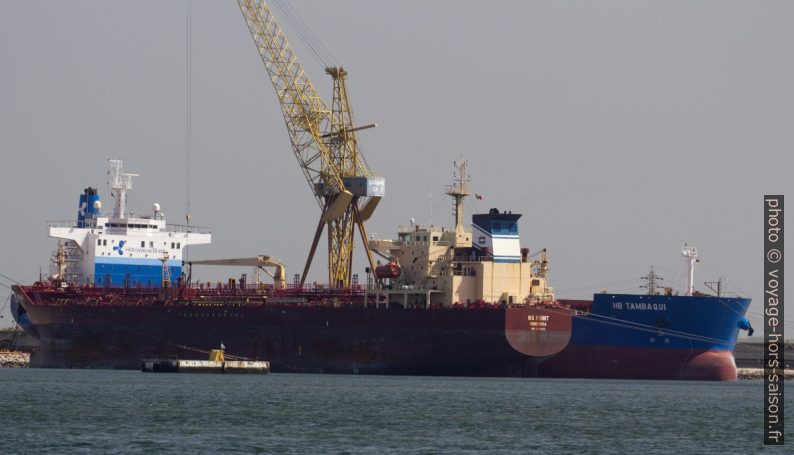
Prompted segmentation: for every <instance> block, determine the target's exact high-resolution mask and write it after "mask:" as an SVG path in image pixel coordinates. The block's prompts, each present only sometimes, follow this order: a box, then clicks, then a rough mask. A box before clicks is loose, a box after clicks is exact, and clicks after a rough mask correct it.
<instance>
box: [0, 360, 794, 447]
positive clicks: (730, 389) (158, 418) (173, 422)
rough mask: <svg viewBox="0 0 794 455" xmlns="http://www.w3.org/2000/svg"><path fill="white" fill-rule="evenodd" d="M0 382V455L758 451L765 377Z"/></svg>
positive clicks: (13, 378)
mask: <svg viewBox="0 0 794 455" xmlns="http://www.w3.org/2000/svg"><path fill="white" fill-rule="evenodd" d="M788 384H792V383H788ZM792 385H794V384H792ZM0 390H1V391H2V393H0V397H2V403H3V404H2V411H0V453H87V452H92V453H94V452H98V453H111V452H113V453H179V454H187V453H353V454H354V453H441V454H444V453H446V454H461V453H503V454H532V453H538V454H556V453H560V454H562V453H565V454H568V453H615V454H625V453H678V454H690V453H704V454H731V453H741V454H746V453H755V452H759V451H761V450H762V449H763V447H762V443H763V435H762V400H763V396H762V393H763V382H761V381H740V382H732V383H731V382H674V381H627V380H580V379H505V378H450V377H411V376H352V375H309V374H270V375H219V374H151V373H141V372H138V371H111V370H50V369H0ZM792 394H794V387H792V390H791V392H790V394H789V396H792ZM791 403H792V400H791V399H787V400H786V404H787V405H788V408H789V409H790V410H792V411H790V412H791V413H792V414H791V415H792V416H793V417H792V419H793V420H792V422H791V423H790V424H789V425H788V426H787V428H786V433H787V438H788V440H789V441H790V442H791V443H792V444H794V439H792V432H791V430H790V429H791V428H792V426H794V408H793V407H792V406H791ZM775 449H776V450H773V451H769V450H766V451H765V452H766V453H769V452H771V453H785V452H786V450H785V447H776V448H775Z"/></svg>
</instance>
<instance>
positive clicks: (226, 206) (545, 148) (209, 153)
mask: <svg viewBox="0 0 794 455" xmlns="http://www.w3.org/2000/svg"><path fill="white" fill-rule="evenodd" d="M282 1H283V0H282ZM291 4H292V5H293V6H294V8H295V9H296V10H297V11H298V12H299V13H300V15H301V17H302V18H303V19H304V20H305V22H306V23H308V24H309V26H310V27H311V28H312V29H313V31H314V32H315V33H316V34H317V35H318V36H319V37H321V39H322V41H323V43H324V44H325V46H326V47H328V48H329V49H330V50H331V52H332V53H333V54H334V55H335V56H336V57H337V58H338V62H337V63H340V64H342V65H344V66H345V68H346V69H347V70H348V71H349V73H350V77H349V83H348V87H349V91H350V95H351V97H352V101H353V109H354V111H355V114H356V120H357V123H359V124H365V123H370V122H378V124H379V125H380V126H379V127H378V128H377V129H375V130H367V131H364V132H362V133H361V135H360V138H361V143H362V149H363V151H364V153H365V155H366V157H367V160H368V161H369V163H370V165H371V167H373V168H374V169H375V170H377V171H379V172H381V173H382V174H383V175H384V176H385V177H386V178H387V198H386V199H385V200H384V201H383V202H382V203H381V206H380V207H379V210H378V211H377V212H376V213H375V216H374V218H373V219H372V220H371V222H370V223H369V230H370V232H372V233H376V234H377V235H379V236H384V237H391V236H393V235H394V234H395V230H396V227H397V225H399V224H405V223H407V222H408V220H409V219H410V218H412V217H413V218H416V219H417V221H419V222H426V221H427V219H428V217H429V214H430V208H431V205H432V206H433V207H435V208H434V210H433V212H432V217H433V222H434V223H435V224H440V223H443V224H446V225H449V224H450V223H451V218H452V216H451V209H452V204H451V201H449V200H448V199H446V197H445V196H442V194H443V186H444V185H445V184H447V183H449V181H450V179H451V171H452V169H451V163H452V161H453V160H454V159H456V158H457V157H458V156H459V155H460V154H463V155H464V156H465V157H466V158H467V159H468V160H469V163H470V170H471V175H472V187H473V188H474V190H475V191H476V192H478V193H481V194H483V195H484V200H482V201H469V203H468V205H467V210H468V214H471V212H472V211H473V210H477V211H484V210H487V209H488V208H490V207H499V208H500V209H509V210H512V211H514V212H521V213H523V214H524V216H523V217H522V219H521V224H520V228H521V230H522V243H523V246H526V247H529V248H530V249H531V250H532V251H536V250H539V249H540V248H543V247H546V248H548V250H549V253H550V258H551V261H552V262H551V264H552V269H551V282H552V284H553V285H554V286H556V288H557V289H558V296H560V297H580V298H584V297H587V296H588V295H589V294H592V292H594V291H598V290H600V289H601V288H606V289H608V290H610V291H639V289H637V288H636V286H637V285H639V284H640V283H639V280H637V278H638V277H640V276H641V275H643V274H645V273H646V272H647V269H648V267H649V266H650V265H651V264H654V265H656V266H657V267H658V268H659V271H660V273H661V274H662V275H663V276H664V277H665V279H666V280H667V281H666V283H669V284H670V285H672V286H674V287H677V288H682V287H683V282H684V279H683V276H684V270H685V265H684V263H683V260H682V258H681V257H680V248H681V245H682V244H683V243H684V242H689V244H691V245H696V246H697V247H699V250H700V254H701V257H702V259H703V264H702V266H701V267H700V268H699V269H698V271H697V276H696V278H697V283H699V284H700V283H702V282H703V281H707V280H714V279H716V278H717V277H718V276H727V277H728V278H729V284H730V287H731V289H732V290H733V291H736V292H740V293H742V294H745V295H749V296H751V297H752V298H753V299H754V302H753V304H752V306H751V308H750V314H751V317H752V320H753V323H754V325H755V327H756V328H758V329H761V328H762V323H761V319H760V316H759V315H760V314H761V311H762V303H761V300H760V297H761V293H762V284H763V281H762V279H763V270H762V247H763V243H762V240H763V238H762V222H763V220H762V213H763V210H762V195H763V194H765V193H788V194H790V195H791V194H794V191H792V189H794V184H792V178H791V177H792V164H794V158H792V151H794V128H793V127H794V89H793V87H792V84H793V83H794V28H792V26H791V24H792V20H793V19H794V2H790V1H764V2H754V1H747V2H731V1H699V2H692V1H655V2H647V1H620V2H618V1H600V2H590V1H577V2H562V1H495V2H473V1H460V0H456V1H437V2H427V1H400V2H385V1H383V2H373V1H363V0H361V1H353V0H350V1H334V2H322V1H298V0H295V1H293V2H291ZM192 9H193V20H192V27H193V41H192V47H193V70H192V88H193V95H192V125H193V129H192V131H193V134H192V163H193V165H192V192H191V193H192V194H191V201H192V202H191V203H192V212H193V222H194V224H197V225H203V226H211V227H212V228H213V236H214V239H213V244H212V245H211V246H207V247H196V248H195V249H194V250H193V251H192V252H191V255H192V257H213V258H217V257H237V256H250V255H254V254H258V253H266V254H270V255H273V256H276V257H279V258H281V259H282V260H284V262H285V263H286V264H287V268H288V273H289V275H290V276H292V274H293V273H295V272H297V271H300V270H301V269H302V268H303V262H304V260H305V256H306V254H307V251H308V247H309V244H310V241H311V237H312V234H313V232H314V228H315V226H316V221H317V217H318V215H319V214H318V209H317V206H316V203H315V202H314V199H313V197H312V196H311V195H310V193H309V191H308V188H307V184H306V183H305V181H304V179H303V176H302V174H301V172H300V170H299V168H298V166H297V164H296V162H295V159H294V157H293V155H292V152H291V149H290V144H289V140H288V138H287V134H286V131H285V128H284V124H283V120H282V117H281V112H280V110H279V106H278V102H277V99H276V96H275V93H274V91H273V88H272V86H271V84H270V81H269V79H268V77H267V74H266V72H265V69H264V66H263V64H262V62H261V61H260V59H259V57H258V55H257V52H256V50H255V48H254V45H253V43H252V40H251V37H250V35H249V34H248V30H247V28H246V26H245V23H244V21H243V18H242V15H241V14H240V11H239V9H238V7H237V4H236V2H234V1H232V0H228V1H209V0H203V1H202V0H194V1H193V7H192ZM276 13H277V14H278V13H279V10H278V9H276ZM280 19H281V21H282V24H283V25H285V28H286V33H287V34H288V36H289V38H290V39H291V41H292V43H293V45H294V47H295V48H296V51H297V53H298V55H299V57H300V58H301V61H302V63H303V64H304V66H305V67H306V69H307V71H308V73H309V75H310V77H311V78H312V80H313V81H314V83H315V85H316V86H317V87H318V89H319V90H320V91H321V92H322V93H323V94H325V95H326V96H328V95H330V92H331V83H330V78H329V77H328V76H327V75H325V74H324V72H323V69H322V67H321V65H320V64H319V63H318V62H317V61H315V60H314V59H313V58H312V55H311V54H310V53H309V52H308V50H307V49H306V48H305V47H304V46H303V44H302V43H301V42H300V40H299V39H298V37H297V36H296V33H295V31H294V30H293V29H292V28H290V27H288V26H286V25H287V24H286V23H285V22H286V21H285V20H284V19H283V17H280ZM185 37H186V2H185V1H135V2H132V1H124V2H122V1H116V2H114V1H73V2H56V1H29V0H24V1H22V0H19V1H10V0H5V1H3V2H0V151H2V156H3V158H4V159H3V165H2V166H1V167H0V182H1V183H0V184H1V185H2V197H0V203H1V204H2V206H1V207H0V210H2V213H4V214H5V216H4V220H3V223H0V239H1V240H0V241H2V251H3V254H2V255H1V256H0V272H2V273H4V274H6V275H10V276H12V277H14V278H15V279H17V280H21V281H26V282H29V281H32V280H34V279H36V277H37V276H38V273H39V267H44V268H45V271H46V267H47V264H48V260H49V256H50V252H51V251H52V250H53V249H54V246H55V244H56V242H55V240H52V239H48V238H47V237H46V232H45V222H46V221H47V220H56V219H58V220H61V219H72V218H74V216H75V215H76V210H75V208H76V204H77V198H78V194H79V193H80V192H81V191H82V189H83V188H85V187H86V186H89V185H91V186H96V187H99V189H100V192H101V194H102V196H103V198H104V199H105V200H106V207H107V206H108V204H107V201H108V200H109V195H108V191H107V185H106V181H107V179H106V167H107V164H106V159H107V158H109V157H118V158H121V159H123V160H124V165H125V169H126V170H127V171H128V172H139V173H141V174H142V176H141V177H140V178H138V179H136V181H135V185H136V186H135V189H134V190H133V192H132V193H131V196H130V200H131V206H132V208H133V209H134V210H137V211H138V212H146V211H148V210H149V207H151V203H152V202H155V201H156V202H159V203H160V204H161V205H162V206H163V209H164V211H165V213H166V215H167V216H168V218H169V221H171V222H175V223H179V222H182V220H184V214H185V200H186V198H185V117H186V116H185V91H186V82H185V79H186V72H185V68H186V44H185V43H186V40H185ZM431 190H432V194H433V199H432V204H431V200H430V194H431ZM789 205H790V206H791V207H790V208H789V210H794V206H792V203H790V204H789ZM468 214H467V216H468ZM789 243H791V242H789ZM358 259H359V260H358V261H357V264H356V267H357V269H358V270H360V271H361V270H363V268H364V261H363V260H361V258H358ZM789 260H790V261H794V256H792V257H790V259H789ZM315 264H316V265H315V266H314V267H313V269H312V273H311V276H310V279H316V280H323V279H324V277H325V271H324V269H323V268H322V264H323V256H322V255H321V256H320V257H318V258H317V260H316V261H315ZM792 269H794V267H789V270H792ZM243 272H245V270H240V271H234V272H233V273H235V274H236V275H239V273H243ZM207 274H209V272H207ZM362 275H363V273H362ZM218 277H219V276H218V275H215V274H213V275H212V276H204V277H203V278H215V279H217V278H218ZM786 279H787V282H788V283H789V285H790V286H794V281H792V280H791V274H790V273H788V274H787V275H786ZM3 282H4V283H5V281H3ZM700 287H701V288H702V287H703V286H702V284H701V285H700ZM0 306H2V304H0ZM786 306H787V309H788V315H787V316H786V319H787V324H786V325H787V327H786V330H787V331H788V334H789V336H792V335H794V324H792V322H791V321H794V308H792V305H791V304H789V305H786ZM9 323H10V319H9V316H8V314H7V313H6V315H5V319H2V320H0V326H4V325H8V324H9Z"/></svg>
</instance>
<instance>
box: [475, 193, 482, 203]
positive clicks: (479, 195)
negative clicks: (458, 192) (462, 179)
mask: <svg viewBox="0 0 794 455" xmlns="http://www.w3.org/2000/svg"><path fill="white" fill-rule="evenodd" d="M474 197H475V198H476V199H477V200H479V201H481V200H482V194H477V193H474Z"/></svg>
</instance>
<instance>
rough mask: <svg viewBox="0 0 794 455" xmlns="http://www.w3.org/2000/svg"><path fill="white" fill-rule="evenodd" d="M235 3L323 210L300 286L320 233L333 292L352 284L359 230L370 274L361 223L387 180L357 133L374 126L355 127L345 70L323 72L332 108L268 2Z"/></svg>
mask: <svg viewBox="0 0 794 455" xmlns="http://www.w3.org/2000/svg"><path fill="white" fill-rule="evenodd" d="M237 3H238V4H239V5H240V11H242V13H243V16H244V17H245V22H246V24H247V25H248V30H249V31H250V32H251V37H252V38H253V39H254V43H255V44H256V47H257V49H258V50H259V55H260V56H261V57H262V61H263V62H264V64H265V68H266V69H267V72H268V74H269V75H270V80H271V81H272V82H273V88H275V90H276V95H277V96H278V99H279V102H280V104H281V112H282V114H283V115H284V122H285V124H286V126H287V131H288V133H289V138H290V141H291V142H292V150H293V152H294V154H295V158H297V160H298V164H299V165H300V167H301V169H302V170H303V174H304V176H305V177H306V181H307V182H308V183H309V188H310V189H311V191H312V194H313V195H314V197H315V198H316V199H317V203H318V204H319V206H320V209H321V215H320V220H319V223H318V224H317V230H316V232H315V235H314V239H313V241H312V245H311V249H310V251H309V256H308V258H307V259H306V265H305V267H304V269H303V275H301V284H303V282H304V281H305V279H306V275H307V274H308V271H309V267H310V266H311V263H312V259H313V257H314V253H315V251H316V250H317V245H318V243H319V241H320V237H321V236H322V232H323V230H327V233H328V282H329V284H330V285H331V286H334V287H346V286H348V285H349V284H350V282H351V274H352V267H353V243H354V236H355V230H356V229H355V227H356V226H358V231H359V233H360V234H361V240H362V242H363V245H364V250H365V252H366V254H367V259H368V260H369V265H370V267H371V268H372V270H374V269H375V264H374V260H373V258H372V252H371V251H370V249H369V245H368V242H367V233H366V228H365V226H364V222H365V221H366V220H368V219H369V218H370V217H371V216H372V213H373V212H374V210H375V207H376V206H377V205H378V202H379V201H380V199H381V198H382V197H383V196H384V190H385V181H384V179H383V178H382V177H379V176H377V175H375V174H373V173H372V171H370V169H369V166H368V165H367V163H366V161H365V160H364V157H363V156H362V154H361V150H360V149H359V146H358V141H357V140H356V132H357V131H359V130H362V129H365V128H370V127H373V126H375V125H374V124H372V125H366V126H360V127H354V126H353V114H352V111H351V109H350V102H349V99H348V96H347V87H346V83H345V80H346V76H347V72H346V71H345V70H344V69H343V68H341V67H331V68H326V73H328V74H329V75H330V76H331V78H332V79H333V87H334V88H333V102H332V104H331V108H329V107H328V106H327V105H326V103H325V102H324V101H323V99H322V97H320V94H319V93H318V92H317V90H316V89H315V88H314V85H312V83H311V81H310V80H309V78H308V76H307V75H306V72H305V71H304V69H303V66H302V65H301V64H300V62H299V61H298V58H297V56H296V55H295V53H294V51H293V50H292V47H291V46H290V44H289V42H288V41H287V38H286V36H285V35H284V31H283V30H282V28H281V26H280V25H279V24H278V22H277V21H276V19H275V17H274V16H273V12H272V11H271V10H270V7H269V6H268V4H267V3H265V2H264V1H263V0H238V1H237Z"/></svg>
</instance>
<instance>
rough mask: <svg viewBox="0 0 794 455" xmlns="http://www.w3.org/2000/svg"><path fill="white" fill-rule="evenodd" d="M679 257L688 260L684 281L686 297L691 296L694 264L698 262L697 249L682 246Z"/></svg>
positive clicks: (693, 288) (693, 284)
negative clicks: (687, 269)
mask: <svg viewBox="0 0 794 455" xmlns="http://www.w3.org/2000/svg"><path fill="white" fill-rule="evenodd" d="M681 256H684V257H685V258H687V259H689V274H688V275H687V279H686V295H692V293H693V292H694V291H695V264H697V263H699V262H700V258H699V257H698V249H697V248H695V247H694V246H687V244H686V243H685V244H684V247H683V248H682V249H681Z"/></svg>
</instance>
